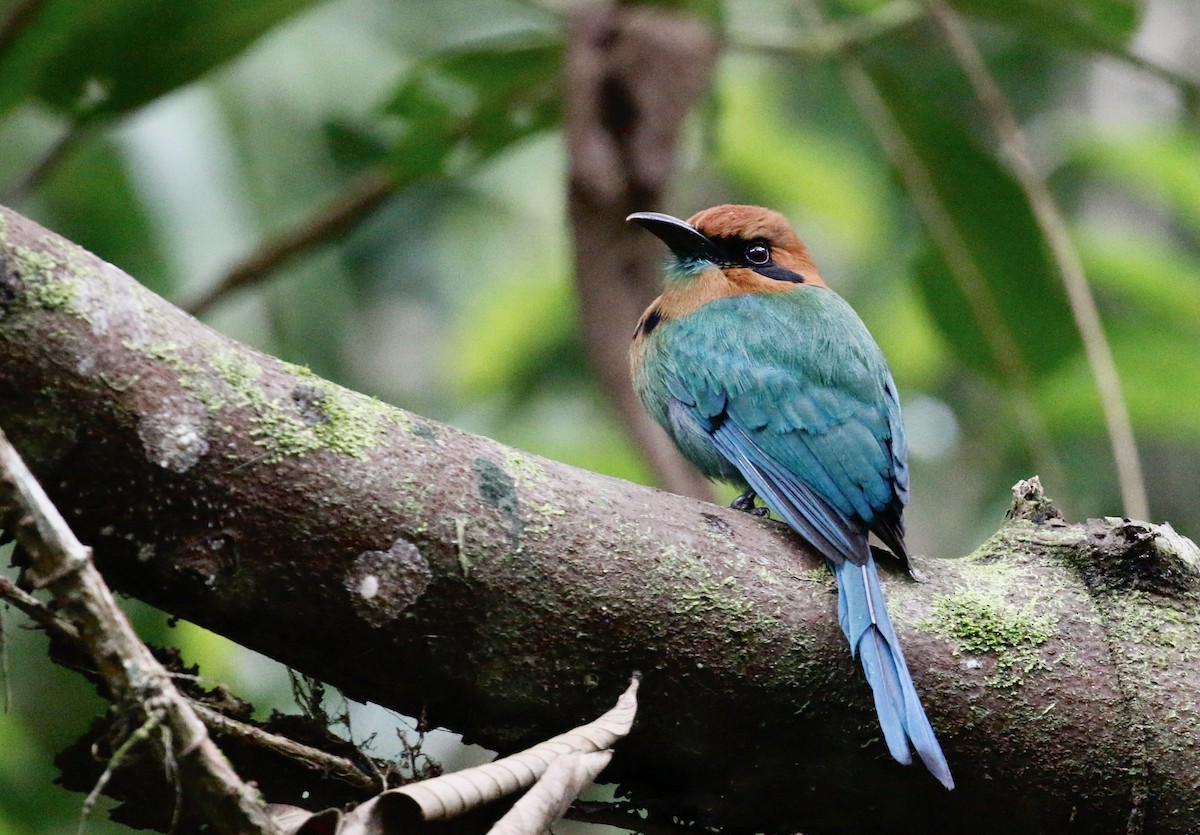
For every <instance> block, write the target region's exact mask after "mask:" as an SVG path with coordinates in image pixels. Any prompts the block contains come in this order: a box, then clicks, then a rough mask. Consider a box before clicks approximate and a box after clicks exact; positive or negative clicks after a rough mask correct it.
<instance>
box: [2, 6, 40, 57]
mask: <svg viewBox="0 0 1200 835" xmlns="http://www.w3.org/2000/svg"><path fill="white" fill-rule="evenodd" d="M46 2H47V0H24V2H22V3H17V5H15V6H13V7H12V9H10V10H9V12H8V14H7V15H5V17H4V20H0V61H2V60H4V57H5V55H7V54H8V51H9V50H10V49H12V47H13V44H15V43H16V42H17V39H18V38H20V36H21V33H22V32H24V31H25V30H26V29H28V28H29V26H30V24H32V23H33V22H34V20H36V19H37V15H38V13H39V12H40V11H41V10H42V7H43V6H45V5H46Z"/></svg>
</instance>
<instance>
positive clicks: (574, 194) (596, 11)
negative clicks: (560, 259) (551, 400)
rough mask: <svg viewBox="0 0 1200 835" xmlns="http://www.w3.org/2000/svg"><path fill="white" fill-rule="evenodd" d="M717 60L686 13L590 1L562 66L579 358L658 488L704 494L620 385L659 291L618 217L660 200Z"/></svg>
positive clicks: (655, 257) (639, 237)
mask: <svg viewBox="0 0 1200 835" xmlns="http://www.w3.org/2000/svg"><path fill="white" fill-rule="evenodd" d="M716 58H717V42H716V39H715V38H714V37H713V36H712V34H711V33H710V32H709V31H708V30H707V29H705V28H704V27H702V26H700V25H699V24H698V23H696V22H695V21H692V20H688V19H685V18H681V17H678V16H674V15H664V14H661V13H659V12H654V11H652V10H650V9H646V8H639V7H631V6H598V5H593V6H586V7H584V8H583V9H581V10H580V11H579V12H577V13H576V15H575V19H574V21H573V25H572V27H571V42H570V48H569V51H568V53H567V62H566V101H567V111H566V120H565V121H566V132H567V150H568V153H569V155H570V206H569V209H570V215H571V227H572V238H573V241H574V248H575V276H576V285H577V289H578V294H579V307H580V323H581V327H582V331H583V338H584V343H585V345H586V346H587V352H588V356H589V357H590V358H591V361H592V366H593V367H594V368H595V370H596V376H597V378H598V379H599V381H600V385H601V386H602V387H603V389H604V391H605V392H606V393H607V394H608V395H609V397H611V398H612V401H613V403H615V404H616V407H617V412H618V413H619V414H620V417H621V420H622V421H623V422H624V423H625V425H626V427H627V428H628V430H629V432H630V434H631V436H632V437H633V439H634V440H635V441H636V443H637V445H638V446H639V447H640V448H641V450H642V453H643V454H644V455H645V456H646V460H647V462H648V463H649V464H650V467H651V469H653V471H654V473H655V475H657V476H658V479H659V481H660V482H661V483H662V484H663V486H664V487H666V488H667V489H668V490H671V491H672V492H675V493H681V494H683V495H688V496H694V497H697V498H705V499H711V498H712V495H713V493H712V487H711V486H710V485H709V483H708V482H707V481H706V480H705V479H704V477H703V476H701V475H700V474H699V473H698V472H697V471H696V469H695V468H694V467H692V465H691V464H689V463H688V462H687V461H685V460H684V458H683V456H681V455H680V454H679V453H678V452H677V451H676V450H675V447H674V446H673V445H672V444H671V441H670V439H669V438H667V435H666V433H665V432H663V431H662V429H660V428H659V426H658V425H657V424H656V423H655V422H654V421H653V420H651V419H650V417H649V415H647V414H646V412H645V410H644V409H643V408H642V405H641V404H640V403H639V402H638V401H637V397H636V396H635V395H634V392H633V388H632V386H631V385H630V382H629V360H628V358H627V356H626V353H627V351H628V349H629V340H630V339H631V338H632V336H633V328H634V325H635V324H636V323H637V320H638V317H639V316H641V315H642V311H643V310H645V309H646V306H647V305H649V304H650V302H651V301H653V299H654V297H655V296H657V295H658V293H659V285H660V282H661V273H662V268H661V265H662V262H663V254H662V248H661V244H659V242H658V241H656V240H654V238H652V237H651V236H650V235H647V234H646V233H645V231H644V230H641V229H637V228H633V227H630V225H629V224H627V223H626V222H625V217H626V216H627V215H629V214H630V213H631V212H638V211H648V210H659V209H661V208H662V207H663V199H664V195H665V193H666V190H667V188H668V187H669V186H670V183H671V175H672V173H673V172H674V169H675V157H676V150H677V147H678V143H679V134H680V132H681V131H682V130H683V124H684V120H685V119H686V118H687V115H688V111H689V110H690V109H691V106H692V103H693V102H694V101H695V99H696V98H697V97H698V96H699V95H700V93H701V92H702V91H704V90H705V89H706V88H707V87H708V80H709V75H710V74H711V72H712V68H713V66H714V65H715V63H716Z"/></svg>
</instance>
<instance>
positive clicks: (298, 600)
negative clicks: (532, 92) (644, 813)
mask: <svg viewBox="0 0 1200 835" xmlns="http://www.w3.org/2000/svg"><path fill="white" fill-rule="evenodd" d="M0 404H3V406H2V410H0V425H2V426H3V429H4V431H5V432H7V433H8V435H9V437H10V438H11V439H12V441H13V442H14V444H15V445H16V446H17V448H18V449H19V450H20V451H21V453H22V455H23V456H24V457H25V458H26V460H27V461H28V462H29V464H30V466H31V468H33V469H34V471H35V473H36V474H37V475H38V476H39V478H40V479H41V481H42V483H43V484H44V485H46V487H47V489H48V491H49V492H50V494H51V497H52V498H53V499H54V500H55V501H56V503H57V504H58V506H59V507H60V508H61V509H62V511H63V513H64V515H65V516H66V518H67V520H68V521H69V522H70V524H71V525H72V527H73V529H74V530H75V531H76V533H77V534H78V535H79V537H80V538H81V539H82V540H83V541H84V542H85V543H87V544H88V545H90V546H91V547H92V548H93V549H94V552H95V558H96V561H97V564H98V565H99V566H100V568H101V569H102V570H103V571H104V573H105V577H106V579H107V580H108V582H109V583H110V584H111V585H112V586H113V587H114V588H116V589H118V590H120V591H123V592H125V593H128V594H132V595H135V596H138V597H141V598H143V599H145V600H147V601H149V602H151V603H153V604H154V605H156V606H159V607H161V608H163V609H165V610H167V611H169V612H172V613H174V614H178V615H180V616H182V617H186V618H188V619H190V620H193V621H195V622H197V623H199V624H201V625H203V626H205V627H207V628H209V629H212V630H214V631H216V632H218V633H220V634H223V635H226V636H228V637H230V638H232V639H233V640H235V641H237V642H239V643H241V644H244V645H246V646H249V647H252V648H254V649H257V650H258V651H260V652H263V653H266V654H268V655H270V656H272V657H274V658H277V659H279V660H281V661H283V662H285V663H287V664H289V665H291V666H293V667H295V668H297V669H299V670H301V671H303V672H305V673H308V674H310V675H313V676H316V677H318V678H320V679H323V680H325V681H328V682H330V683H332V684H334V685H336V686H338V687H340V688H342V689H343V690H344V691H345V692H346V694H347V695H349V696H351V697H353V698H357V699H365V700H370V701H374V702H377V703H379V704H383V705H386V706H388V707H392V708H395V709H397V710H401V711H407V712H409V713H411V714H414V715H416V714H421V713H424V714H425V715H427V716H428V717H429V719H430V720H431V721H432V722H434V723H437V724H442V725H445V726H447V727H450V728H453V729H454V730H456V731H458V732H460V733H463V734H464V735H465V736H466V738H467V739H468V740H471V741H475V742H479V743H481V744H484V745H488V746H490V747H493V748H496V749H499V750H502V751H510V750H514V749H516V748H518V747H520V746H522V745H526V744H529V743H531V742H534V741H537V740H539V739H543V738H545V737H548V736H551V735H553V734H554V733H558V732H560V731H562V730H563V729H565V728H568V727H571V726H572V725H575V724H578V723H579V722H580V721H582V720H585V719H588V718H590V717H591V716H594V715H595V714H597V713H599V712H601V710H603V709H604V707H606V706H607V704H608V703H610V702H611V701H612V699H613V698H614V697H615V695H616V694H617V693H618V692H620V690H621V689H622V688H623V687H624V685H625V683H626V681H627V680H628V678H629V675H630V673H631V672H632V671H634V670H640V671H642V672H643V674H644V679H643V682H642V691H641V695H642V699H641V709H640V714H639V718H638V723H637V726H636V727H635V729H634V731H633V733H632V734H631V735H630V737H628V738H627V739H626V740H624V741H623V742H622V743H621V744H620V746H619V747H618V751H617V754H616V757H615V758H614V760H613V763H612V766H611V767H610V769H609V771H608V772H606V775H607V776H606V779H612V780H619V781H620V782H621V783H622V785H623V787H624V790H625V791H626V792H627V793H628V794H629V796H630V797H632V798H633V800H634V801H636V802H638V803H642V804H645V805H646V806H647V807H648V808H650V809H651V811H652V813H653V814H656V815H659V816H667V815H672V814H673V815H675V816H677V817H678V818H681V819H684V820H689V819H690V820H697V821H700V822H702V823H704V824H707V825H712V826H723V827H736V828H744V829H752V830H756V831H798V830H801V831H804V832H806V833H809V835H816V833H822V832H838V833H847V832H923V833H944V832H967V831H969V832H973V833H991V832H996V833H1000V832H1004V833H1012V832H1060V831H1079V832H1099V831H1105V832H1109V831H1129V832H1146V833H1176V832H1178V833H1182V832H1193V831H1195V829H1196V827H1197V824H1198V822H1200V795H1198V793H1197V792H1196V791H1195V781H1196V779H1197V775H1200V745H1196V744H1194V743H1195V741H1196V730H1197V728H1198V727H1200V704H1198V700H1200V696H1198V695H1197V694H1200V669H1198V667H1197V665H1196V663H1195V661H1194V656H1195V651H1196V647H1198V646H1200V616H1198V614H1197V606H1196V598H1197V594H1198V592H1197V557H1196V553H1195V546H1194V545H1192V544H1191V543H1190V542H1188V541H1187V540H1185V539H1182V538H1179V537H1176V536H1173V535H1172V532H1170V530H1169V528H1167V527H1165V526H1164V527H1162V528H1158V527H1154V526H1147V525H1145V524H1143V523H1135V522H1127V521H1125V520H1111V519H1110V520H1092V521H1090V522H1088V523H1086V524H1084V525H1068V524H1066V523H1065V522H1063V521H1062V520H1061V519H1058V518H1057V514H1055V513H1054V512H1053V511H1052V509H1051V508H1048V507H1045V506H1042V505H1040V504H1038V502H1037V501H1036V500H1037V499H1038V496H1037V494H1036V491H1033V492H1031V499H1032V501H1026V500H1022V502H1021V503H1020V505H1019V507H1020V511H1021V512H1020V513H1018V514H1017V515H1016V516H1015V517H1014V518H1013V519H1011V520H1009V521H1008V522H1007V523H1006V524H1005V525H1004V526H1003V527H1002V528H1001V529H1000V531H999V532H998V533H997V534H996V535H995V536H993V537H992V538H991V539H989V540H988V541H987V542H986V543H984V545H983V546H981V548H980V549H979V550H978V551H976V552H975V553H974V554H972V555H970V556H969V557H966V558H963V559H957V560H930V559H925V558H920V557H918V558H916V559H915V561H914V562H915V565H916V567H917V569H918V570H919V572H920V573H921V575H922V577H923V582H921V583H914V582H911V581H908V580H906V579H904V578H902V577H900V576H898V575H894V574H891V573H888V572H885V573H886V574H887V576H885V578H884V581H885V594H886V595H887V597H888V600H889V602H890V610H891V612H892V614H893V619H894V620H895V621H896V622H897V628H898V631H899V633H900V635H901V639H902V641H903V643H904V647H905V651H906V655H907V657H908V661H909V666H910V667H911V669H912V670H913V672H914V674H915V678H916V680H917V687H918V690H919V691H920V692H921V694H922V696H923V700H924V703H925V705H926V707H927V709H928V712H929V714H930V718H931V720H932V722H933V725H934V727H935V728H936V729H937V731H938V735H939V738H940V739H941V740H942V743H943V745H944V747H945V750H946V754H947V757H948V759H949V761H950V765H951V768H952V769H953V771H954V776H955V779H956V780H957V783H958V789H956V790H955V791H953V792H946V791H944V790H942V789H941V787H940V786H938V785H937V783H936V782H935V781H934V780H933V779H932V778H931V777H930V776H929V775H928V774H926V773H925V772H924V770H923V769H922V768H921V767H920V766H914V767H910V768H905V767H903V766H900V765H898V764H896V763H895V762H893V761H892V760H891V759H890V758H889V757H888V755H887V752H886V749H885V747H884V745H883V743H882V741H881V740H880V739H879V732H878V727H877V724H876V720H875V716H874V711H873V708H872V702H871V697H870V693H869V691H868V688H867V686H866V684H865V682H864V681H863V678H862V674H861V671H860V670H859V669H858V667H857V663H856V662H854V661H853V660H851V658H850V656H849V653H848V652H847V649H846V646H845V643H844V639H843V637H842V635H841V632H840V630H839V628H838V625H837V618H836V612H835V609H836V595H835V592H834V587H833V585H832V582H831V580H830V578H829V576H828V573H827V571H826V570H825V568H824V566H823V565H822V561H821V560H820V558H819V557H818V556H816V555H815V554H813V553H812V552H811V551H810V550H809V549H807V548H806V547H805V546H804V545H803V544H802V543H800V542H799V541H797V540H796V539H795V538H794V537H793V536H792V535H791V534H790V533H789V532H788V531H786V530H785V529H784V528H783V527H782V526H780V525H778V524H775V523H771V522H766V521H763V520H759V519H756V518H752V517H750V516H748V515H746V514H740V513H737V512H734V511H730V510H728V509H725V508H721V507H716V506H713V505H709V504H705V503H702V502H697V501H694V500H691V499H686V498H683V497H680V496H676V495H671V494H667V493H662V492H659V491H656V490H653V489H649V488H645V487H640V486H636V485H632V484H628V483H625V482H621V481H618V480H615V479H612V478H608V477H605V476H602V475H597V474H594V473H589V472H585V471H582V470H578V469H575V468H573V467H569V466H566V465H563V464H560V463H556V462H553V461H548V460H545V459H542V458H538V457H536V456H533V455H529V454H526V453H523V452H519V451H517V450H514V449H510V448H507V447H504V446H502V445H500V444H498V443H495V442H493V441H491V440H488V439H486V438H481V437H476V436H472V435H468V434H466V433H463V432H460V431H457V430H455V429H453V428H450V427H447V426H442V425H439V424H436V423H433V422H431V421H428V420H426V419H424V418H421V417H419V416H416V415H413V414H409V413H406V412H403V411H400V410H396V409H392V408H390V407H388V406H385V405H384V404H382V403H379V402H377V401H374V400H371V399H369V398H366V397H363V396H361V395H358V394H355V393H353V392H349V391H346V390H345V389H342V388H340V387H338V386H335V385H333V384H331V383H328V382H326V381H324V380H321V379H319V378H317V377H315V376H314V375H312V374H311V373H309V372H307V371H306V370H304V369H300V368H297V367H295V366H290V365H288V364H286V363H283V362H280V361H279V360H276V359H273V358H271V357H268V356H265V355H263V354H261V353H259V352H256V351H254V350H252V349H249V348H246V347H244V346H241V345H238V344H237V343H235V342H233V341H232V340H230V339H227V338H225V337H223V336H221V335H220V334H218V333H216V332H214V331H212V330H211V329H209V328H207V327H205V326H204V325H202V324H200V323H199V322H197V321H196V320H194V319H192V318H190V317H188V316H187V315H186V314H184V313H182V312H181V311H179V310H177V309H175V308H173V307H171V306H170V305H169V304H167V303H166V302H164V301H163V300H162V299H159V298H158V297H156V296H154V295H153V294H152V293H150V292H149V291H147V290H146V289H144V288H143V287H141V286H140V285H138V284H137V283H136V282H134V281H133V280H132V279H130V278H129V277H128V276H126V275H124V274H123V273H121V272H120V271H119V270H117V269H116V268H115V267H113V266H111V265H109V264H105V263H103V262H102V261H100V260H99V259H97V258H96V257H95V256H92V255H90V254H89V253H87V252H84V251H83V250H81V249H80V248H78V247H76V246H74V245H72V244H70V243H69V242H67V241H64V240H62V239H61V238H58V237H57V236H55V235H53V234H51V233H49V232H46V231H45V230H44V229H42V228H41V227H39V226H37V225H36V224H34V223H32V222H31V221H28V220H26V219H24V218H22V217H20V216H19V215H17V214H15V213H13V212H11V211H7V210H0ZM243 777H245V778H246V779H254V775H253V774H244V775H243Z"/></svg>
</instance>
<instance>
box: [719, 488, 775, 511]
mask: <svg viewBox="0 0 1200 835" xmlns="http://www.w3.org/2000/svg"><path fill="white" fill-rule="evenodd" d="M756 498H758V495H757V494H756V493H755V492H754V491H753V490H747V491H746V492H745V493H743V494H742V495H740V496H738V497H737V498H736V499H734V500H733V501H732V502H730V503H729V506H730V507H732V508H733V509H734V510H740V511H742V513H749V514H750V515H751V516H759V517H762V516H766V515H767V514H768V513H770V512H771V511H769V510H767V509H766V508H765V507H755V506H754V500H755V499H756Z"/></svg>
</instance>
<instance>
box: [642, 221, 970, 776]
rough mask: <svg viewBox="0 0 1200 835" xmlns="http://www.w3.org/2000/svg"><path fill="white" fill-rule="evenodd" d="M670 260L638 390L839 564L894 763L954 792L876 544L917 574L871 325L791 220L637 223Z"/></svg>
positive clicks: (692, 455) (692, 450)
mask: <svg viewBox="0 0 1200 835" xmlns="http://www.w3.org/2000/svg"><path fill="white" fill-rule="evenodd" d="M628 219H629V220H631V221H635V222H637V223H639V224H641V225H642V226H643V227H645V228H646V229H647V230H649V231H650V232H652V233H654V234H655V235H656V236H658V237H659V238H660V239H661V240H662V241H663V243H665V244H666V245H667V246H668V247H669V248H670V250H671V258H670V259H669V260H668V266H667V271H666V288H665V290H664V292H663V294H662V295H661V296H659V297H658V298H657V299H655V301H654V302H653V303H652V304H651V305H650V307H649V308H647V309H646V312H645V313H644V314H642V318H641V320H640V321H639V322H638V325H637V330H636V332H635V334H634V337H633V345H632V346H631V348H630V362H631V365H632V369H633V379H634V385H635V387H636V388H637V391H638V394H639V396H640V397H641V399H642V402H643V403H644V404H645V406H646V408H647V409H648V410H649V412H650V414H651V415H652V416H653V417H654V419H655V420H656V421H658V423H659V424H661V425H662V427H663V428H664V429H666V430H667V433H668V434H669V435H670V436H671V438H672V440H674V442H675V445H676V446H678V447H679V450H680V452H682V453H683V455H684V456H685V457H686V458H687V459H688V460H689V461H691V462H692V463H693V464H695V465H696V466H697V467H698V468H699V469H700V470H701V471H702V472H703V473H704V474H705V475H707V476H709V477H710V478H715V479H720V480H723V481H728V482H732V483H733V484H735V485H737V486H738V487H740V488H744V489H745V490H746V493H745V494H744V495H742V496H741V497H740V498H739V499H738V500H737V501H735V502H734V506H735V507H739V508H741V509H744V510H752V509H753V507H754V498H755V496H756V495H757V496H758V497H760V498H762V499H763V501H765V502H766V504H767V505H769V506H770V508H771V509H773V510H774V511H775V512H776V513H777V514H779V516H780V517H781V518H782V519H783V520H784V521H785V522H787V524H788V525H790V526H791V527H792V528H793V529H794V530H795V531H796V532H797V533H798V534H800V536H802V537H803V538H804V539H805V540H806V541H807V542H809V543H810V544H811V545H812V546H813V547H814V548H816V549H817V550H818V551H819V552H820V553H821V554H822V555H823V556H824V557H825V559H826V560H827V561H828V563H829V565H830V567H831V568H832V570H833V573H834V575H835V576H836V578H837V584H838V620H839V621H840V623H841V626H842V631H844V632H845V633H846V638H847V640H849V642H850V651H851V653H854V654H857V655H858V656H859V658H860V659H861V661H862V666H863V670H864V671H865V672H866V676H867V681H868V682H870V685H871V689H872V690H873V692H874V696H875V710H876V712H877V713H878V715H879V724H880V727H881V728H882V730H883V736H884V739H885V740H886V742H887V746H888V749H889V750H890V751H891V754H892V756H893V757H895V758H896V759H897V760H898V761H900V762H902V763H905V764H908V763H910V762H911V761H912V754H911V752H910V749H909V744H910V743H911V745H912V747H913V748H915V749H916V751H917V753H918V755H920V757H921V759H922V760H923V761H924V763H925V765H926V767H928V768H929V770H930V772H932V774H933V775H934V776H935V777H936V778H937V779H938V780H940V781H941V783H942V784H943V785H944V786H946V788H948V789H949V788H953V787H954V780H953V778H952V777H951V776H950V768H949V766H948V765H947V764H946V758H945V756H944V755H943V754H942V749H941V746H940V745H939V744H938V741H937V737H936V736H935V735H934V733H933V728H932V727H931V726H930V724H929V720H928V719H927V718H926V717H925V710H924V709H923V708H922V707H921V701H920V699H919V697H918V696H917V691H916V689H915V688H914V687H913V681H912V676H910V675H909V672H908V666H907V665H906V664H905V663H904V655H903V653H902V652H901V649H900V640H899V638H898V637H897V636H896V631H895V630H894V629H893V628H892V624H891V621H890V620H889V619H888V614H887V608H886V606H885V604H884V599H883V591H882V589H881V588H880V585H879V575H878V573H877V572H876V568H875V560H874V558H873V557H872V555H871V548H870V545H869V544H868V536H869V534H872V533H873V534H875V535H876V536H877V537H878V538H879V539H880V541H882V542H883V544H884V545H886V546H887V547H888V548H889V549H890V550H891V552H892V553H893V554H895V555H896V557H897V558H898V559H899V560H900V562H901V563H903V564H904V566H905V567H906V568H907V567H908V551H907V550H906V549H905V546H904V505H905V502H906V501H907V499H908V464H907V453H906V451H905V446H904V429H903V427H902V426H901V423H900V403H899V400H898V398H897V395H896V384H895V382H894V381H893V380H892V374H891V372H890V371H889V370H888V366H887V362H886V361H885V360H884V358H883V354H882V352H881V351H880V350H879V346H878V345H876V344H875V340H874V339H872V338H871V334H870V333H869V332H868V331H867V328H866V325H864V324H863V322H862V320H861V319H859V318H858V315H857V314H856V313H855V312H854V310H853V309H852V308H851V307H850V305H849V304H847V303H846V302H845V301H844V300H843V299H842V298H841V297H840V296H839V295H837V294H836V293H835V292H833V291H832V290H830V289H829V288H828V287H827V286H826V285H825V283H824V282H823V281H822V280H821V277H820V275H819V274H818V272H817V268H816V266H815V265H814V264H813V261H812V259H811V258H810V257H809V254H808V250H806V249H805V248H804V244H802V243H801V242H800V239H799V238H797V237H796V234H795V232H793V231H792V229H791V227H790V226H789V224H788V222H787V220H786V219H784V217H783V216H782V215H780V214H778V213H777V212H773V211H770V210H768V209H763V208H759V207H757V206H716V207H714V208H711V209H705V210H704V211H702V212H700V213H698V214H696V215H694V216H693V217H692V218H691V219H690V220H688V221H687V222H684V221H682V220H679V219H677V218H674V217H671V216H670V215H664V214H659V213H657V212H637V213H635V214H632V215H630V216H629V218H628Z"/></svg>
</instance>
